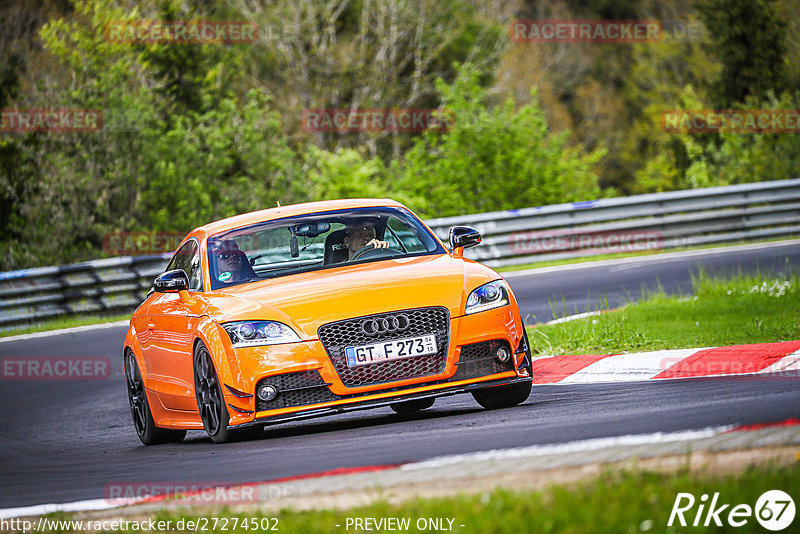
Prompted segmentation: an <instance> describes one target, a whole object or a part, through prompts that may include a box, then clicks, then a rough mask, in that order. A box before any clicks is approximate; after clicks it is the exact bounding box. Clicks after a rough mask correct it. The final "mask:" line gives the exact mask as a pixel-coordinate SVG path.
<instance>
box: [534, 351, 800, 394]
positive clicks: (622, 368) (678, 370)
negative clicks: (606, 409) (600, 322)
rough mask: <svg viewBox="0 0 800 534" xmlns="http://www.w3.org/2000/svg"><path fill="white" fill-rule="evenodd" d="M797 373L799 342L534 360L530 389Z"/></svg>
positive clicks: (549, 357) (552, 357)
mask: <svg viewBox="0 0 800 534" xmlns="http://www.w3.org/2000/svg"><path fill="white" fill-rule="evenodd" d="M788 372H792V373H800V341H782V342H778V343H758V344H753V345H733V346H730V347H715V348H699V349H680V350H659V351H653V352H639V353H630V354H583V355H573V356H546V357H542V358H535V359H534V360H533V382H534V384H596V383H606V382H636V381H640V380H663V379H671V378H700V377H713V376H736V375H750V374H778V373H788Z"/></svg>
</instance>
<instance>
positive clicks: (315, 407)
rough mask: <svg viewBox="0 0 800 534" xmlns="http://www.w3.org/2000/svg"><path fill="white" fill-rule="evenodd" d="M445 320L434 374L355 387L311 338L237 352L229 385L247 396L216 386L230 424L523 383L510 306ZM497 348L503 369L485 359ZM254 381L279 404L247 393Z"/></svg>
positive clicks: (525, 354)
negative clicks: (275, 394)
mask: <svg viewBox="0 0 800 534" xmlns="http://www.w3.org/2000/svg"><path fill="white" fill-rule="evenodd" d="M513 308H514V309H515V308H516V307H513ZM448 320H449V334H448V339H447V346H446V351H445V355H446V357H445V358H444V359H443V361H442V365H441V366H440V367H439V368H437V370H436V372H434V373H433V374H426V375H424V376H416V377H412V378H407V379H401V380H391V381H387V382H380V383H372V384H360V385H358V386H355V387H353V386H352V385H350V387H348V385H347V384H345V383H344V381H343V380H342V378H341V376H340V374H339V372H337V368H336V367H335V365H334V362H333V361H332V358H331V357H330V355H329V352H327V351H326V348H325V347H324V346H323V344H322V342H321V341H319V340H311V341H306V342H303V343H295V344H287V345H275V346H271V347H253V348H248V349H238V350H237V354H236V356H237V357H236V361H237V362H238V368H239V370H240V373H241V374H240V375H239V377H240V385H239V386H232V387H233V390H234V391H237V392H239V393H243V392H244V393H246V394H247V396H241V395H235V394H234V393H233V392H231V391H229V390H228V389H227V388H223V389H225V400H226V402H227V404H228V406H229V407H230V408H231V409H230V410H229V412H230V416H231V417H230V426H231V427H239V426H242V425H247V424H264V423H278V422H284V421H290V420H297V419H304V418H307V417H319V416H324V415H332V414H337V413H342V412H346V411H352V410H360V409H367V408H374V407H379V406H386V405H389V404H392V403H395V402H401V401H405V400H413V399H418V398H427V397H439V396H446V395H453V394H457V393H465V392H468V391H472V390H474V389H480V388H486V387H494V386H502V385H508V384H513V383H517V382H524V381H526V380H527V381H530V380H531V377H530V374H529V371H528V369H529V366H530V352H529V349H528V347H527V343H526V341H525V337H524V331H523V329H522V322H521V320H520V317H519V314H518V313H514V311H513V310H512V306H505V307H503V308H499V309H497V310H490V311H487V312H483V313H479V314H475V315H468V316H463V317H454V318H449V319H448ZM500 344H502V345H504V346H506V347H507V348H508V349H510V351H511V352H512V353H513V354H512V358H511V360H510V361H509V362H507V363H506V364H500V363H499V362H498V361H497V360H496V359H494V358H493V356H492V354H493V353H492V352H491V351H493V350H496V348H497V347H498V346H499V345H500ZM484 349H486V350H484ZM487 350H488V351H489V352H487ZM481 351H483V352H481ZM398 361H402V360H398ZM261 381H268V383H271V384H275V385H278V389H279V391H283V392H284V395H283V396H282V397H281V394H280V393H279V397H281V399H282V402H280V403H272V404H266V405H265V403H264V402H262V401H259V400H258V399H257V398H256V397H255V392H256V389H257V386H258V384H259V382H261ZM229 386H230V385H229ZM290 398H291V399H292V400H291V401H290V400H289V399H290ZM267 405H268V406H269V409H267Z"/></svg>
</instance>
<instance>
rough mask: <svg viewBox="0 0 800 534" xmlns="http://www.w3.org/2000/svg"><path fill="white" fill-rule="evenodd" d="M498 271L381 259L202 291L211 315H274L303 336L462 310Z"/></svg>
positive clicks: (445, 258) (444, 259) (442, 261)
mask: <svg viewBox="0 0 800 534" xmlns="http://www.w3.org/2000/svg"><path fill="white" fill-rule="evenodd" d="M498 278H500V276H499V275H498V274H497V273H496V272H494V271H493V270H492V269H490V268H488V267H486V266H484V265H481V264H479V263H476V262H473V261H470V260H464V259H461V258H453V257H451V256H449V255H440V256H422V257H413V258H400V259H392V260H383V261H379V262H372V263H362V264H357V265H343V266H341V267H336V268H333V269H326V270H322V271H315V272H310V273H302V274H296V275H290V276H284V277H280V278H274V279H270V280H264V281H260V282H253V283H250V284H244V285H241V286H234V287H231V288H226V289H224V290H218V291H214V292H213V293H210V294H207V296H206V299H204V300H206V304H207V306H206V313H207V314H208V315H209V316H210V317H211V318H212V319H214V320H215V321H218V322H227V321H238V320H255V319H260V320H276V321H281V322H283V323H286V324H287V325H289V326H291V327H292V328H294V329H295V330H296V331H297V333H298V334H299V335H300V336H301V337H302V338H303V339H316V338H317V329H318V328H319V326H320V325H323V324H325V323H329V322H332V321H338V320H341V319H347V318H350V317H360V316H364V315H371V314H374V313H381V312H387V311H392V310H400V309H409V308H421V307H426V306H444V307H446V308H447V309H448V310H449V311H450V316H451V317H456V316H459V315H462V314H463V309H464V303H465V301H466V298H467V295H468V294H469V292H470V291H472V290H473V289H475V288H476V287H478V286H480V285H482V284H485V283H487V282H491V281H492V280H497V279H498Z"/></svg>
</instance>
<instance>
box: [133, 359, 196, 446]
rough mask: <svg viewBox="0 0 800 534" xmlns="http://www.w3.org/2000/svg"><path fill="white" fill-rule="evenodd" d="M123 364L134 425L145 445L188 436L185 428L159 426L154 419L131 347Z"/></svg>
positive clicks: (178, 439)
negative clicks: (175, 428)
mask: <svg viewBox="0 0 800 534" xmlns="http://www.w3.org/2000/svg"><path fill="white" fill-rule="evenodd" d="M123 364H124V367H125V382H126V383H127V386H128V403H129V404H130V407H131V415H132V416H133V427H134V428H135V429H136V434H137V435H138V436H139V440H141V442H142V443H144V444H145V445H157V444H159V443H170V442H174V441H181V440H183V438H185V437H186V431H185V430H173V429H169V428H158V427H157V426H156V424H155V421H153V414H152V412H151V411H150V405H149V404H148V402H147V393H146V392H145V389H144V381H143V380H142V373H141V372H140V371H139V364H138V363H137V362H136V357H135V356H134V355H133V351H131V350H130V349H127V350H126V351H125V356H124V357H123Z"/></svg>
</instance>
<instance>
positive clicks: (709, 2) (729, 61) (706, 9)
mask: <svg viewBox="0 0 800 534" xmlns="http://www.w3.org/2000/svg"><path fill="white" fill-rule="evenodd" d="M774 6H775V0H751V1H748V2H742V1H741V0H701V1H699V2H697V4H696V5H695V9H696V10H697V12H698V14H699V15H700V18H701V20H702V21H703V22H704V23H705V25H706V28H707V29H708V31H709V34H710V35H711V43H710V44H709V49H710V50H711V52H712V54H713V55H714V56H716V57H717V58H719V60H720V62H721V63H722V72H721V73H720V77H719V79H718V80H716V81H715V83H714V84H713V85H712V96H713V102H714V105H715V108H716V109H725V108H728V107H730V106H732V105H734V104H737V103H740V102H744V101H745V99H747V98H748V97H755V98H756V99H757V100H762V99H763V98H765V97H766V96H767V93H769V92H773V93H781V92H782V91H783V90H784V89H785V88H786V86H785V82H786V60H785V54H786V21H785V20H783V19H782V18H781V17H780V15H779V14H778V13H777V12H776V10H775V7H774Z"/></svg>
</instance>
